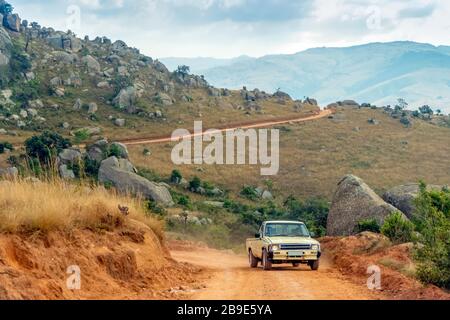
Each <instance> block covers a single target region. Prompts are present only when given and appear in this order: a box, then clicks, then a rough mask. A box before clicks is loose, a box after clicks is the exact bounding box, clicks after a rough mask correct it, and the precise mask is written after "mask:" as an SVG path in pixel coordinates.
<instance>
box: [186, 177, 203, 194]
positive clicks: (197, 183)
mask: <svg viewBox="0 0 450 320" xmlns="http://www.w3.org/2000/svg"><path fill="white" fill-rule="evenodd" d="M201 186H202V180H200V178H199V177H194V178H193V179H192V180H191V181H189V189H191V190H194V191H197V190H198V189H199V188H200V187H201Z"/></svg>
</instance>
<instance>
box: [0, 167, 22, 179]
mask: <svg viewBox="0 0 450 320" xmlns="http://www.w3.org/2000/svg"><path fill="white" fill-rule="evenodd" d="M0 177H3V178H5V179H17V178H18V177H19V170H18V169H17V168H16V167H9V168H6V169H0Z"/></svg>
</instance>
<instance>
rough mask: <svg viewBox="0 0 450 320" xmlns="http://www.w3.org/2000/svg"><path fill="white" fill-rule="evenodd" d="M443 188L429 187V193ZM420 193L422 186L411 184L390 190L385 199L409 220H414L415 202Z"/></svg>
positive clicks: (384, 196)
mask: <svg viewBox="0 0 450 320" xmlns="http://www.w3.org/2000/svg"><path fill="white" fill-rule="evenodd" d="M442 188H443V186H437V185H429V186H427V190H428V191H432V190H433V191H439V190H442ZM419 193H420V185H419V184H417V183H411V184H406V185H402V186H397V187H394V188H392V189H390V190H389V191H387V192H386V193H385V194H384V195H383V199H384V201H386V202H387V203H389V204H391V205H393V206H394V207H396V208H397V209H399V210H400V211H402V212H403V213H404V214H405V215H406V216H407V217H408V218H409V219H412V218H413V216H414V213H415V210H416V208H415V204H414V201H415V199H416V198H417V197H418V195H419Z"/></svg>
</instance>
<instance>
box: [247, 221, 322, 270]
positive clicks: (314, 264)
mask: <svg viewBox="0 0 450 320" xmlns="http://www.w3.org/2000/svg"><path fill="white" fill-rule="evenodd" d="M246 248H247V253H248V257H249V264H250V267H251V268H256V267H258V264H259V263H260V262H261V263H262V266H263V269H264V270H271V269H272V266H273V265H274V264H292V265H293V266H294V267H298V266H300V264H307V265H309V266H310V267H311V269H312V270H314V271H317V270H318V269H319V262H320V257H321V255H322V253H321V247H320V243H319V242H318V241H317V240H315V239H313V238H312V236H311V233H310V232H309V231H308V228H307V227H306V225H305V224H304V223H303V222H299V221H266V222H264V223H263V224H262V225H261V228H260V229H259V231H258V233H257V234H256V235H255V238H251V239H247V244H246Z"/></svg>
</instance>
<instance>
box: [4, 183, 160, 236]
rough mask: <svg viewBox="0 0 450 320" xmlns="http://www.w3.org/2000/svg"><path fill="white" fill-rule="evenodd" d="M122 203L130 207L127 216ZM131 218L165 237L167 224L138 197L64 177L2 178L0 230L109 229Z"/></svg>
mask: <svg viewBox="0 0 450 320" xmlns="http://www.w3.org/2000/svg"><path fill="white" fill-rule="evenodd" d="M119 205H121V206H126V207H128V208H129V212H130V214H129V216H128V217H127V218H125V217H124V215H123V214H122V213H121V212H120V210H119ZM128 218H130V219H134V220H137V221H139V222H142V223H144V224H146V225H147V226H149V227H150V228H151V229H152V230H153V231H154V232H155V234H156V235H157V236H158V237H159V238H160V239H162V238H163V224H162V223H161V222H160V221H159V220H157V219H156V218H153V217H151V216H149V215H148V214H146V212H145V210H144V208H143V206H142V204H141V202H140V201H139V200H138V199H133V198H131V197H126V196H121V195H118V194H116V193H114V192H112V191H109V190H106V189H104V188H101V187H95V188H93V189H91V188H88V187H86V186H82V185H72V184H68V183H65V182H63V181H60V180H54V181H51V182H38V183H31V182H26V181H0V232H30V231H38V230H39V231H53V230H63V231H65V230H71V229H74V228H89V229H109V228H114V227H117V226H120V225H122V224H123V223H124V222H126V219H128Z"/></svg>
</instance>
